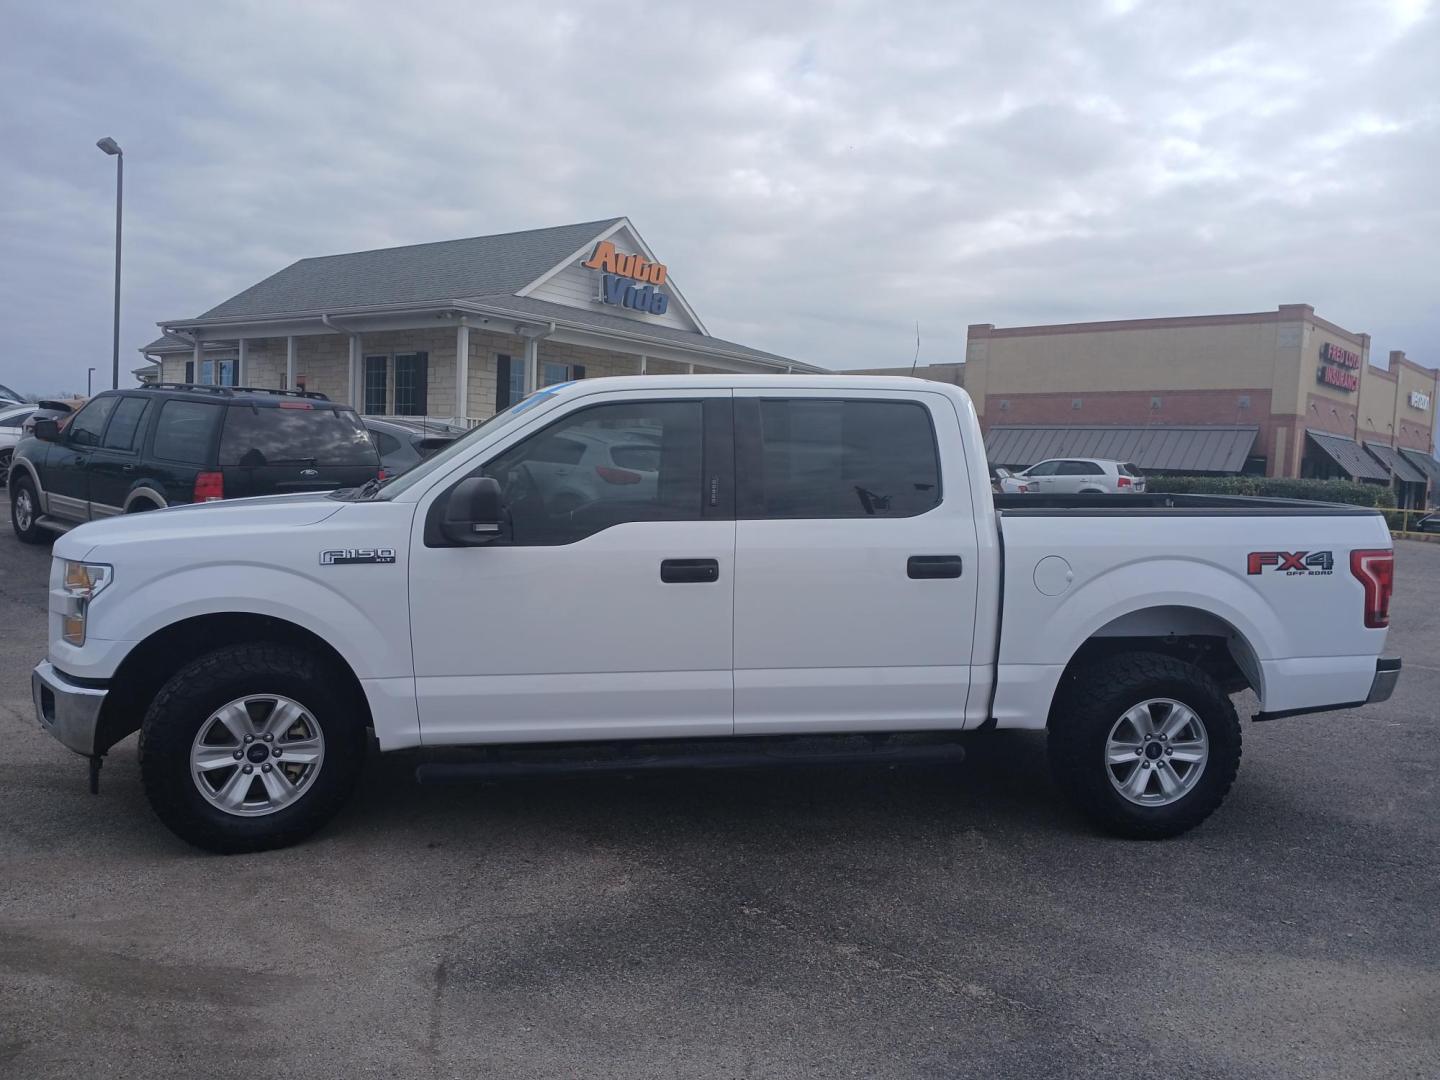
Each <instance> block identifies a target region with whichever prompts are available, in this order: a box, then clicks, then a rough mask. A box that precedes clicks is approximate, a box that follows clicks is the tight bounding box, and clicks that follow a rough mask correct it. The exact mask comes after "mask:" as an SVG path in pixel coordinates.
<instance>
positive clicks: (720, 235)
mask: <svg viewBox="0 0 1440 1080" xmlns="http://www.w3.org/2000/svg"><path fill="white" fill-rule="evenodd" d="M0 24H3V27H4V32H3V35H0V100H3V101H4V102H5V106H4V108H3V109H0V133H3V143H0V145H3V147H4V153H3V155H0V340H3V343H4V347H3V349H0V382H3V383H10V384H12V385H14V386H16V387H17V388H18V389H21V390H27V391H46V392H52V391H56V390H60V389H73V388H76V387H77V386H78V387H83V385H84V379H85V368H86V367H87V366H90V365H92V364H93V365H96V366H98V367H100V368H101V373H102V375H103V373H104V372H106V371H108V365H109V363H110V318H111V311H110V303H111V272H112V262H111V260H112V257H113V255H112V251H113V249H112V242H113V233H112V229H113V213H114V203H113V199H114V164H113V159H111V158H107V157H105V156H104V155H102V154H101V153H100V151H99V150H97V149H96V148H95V146H94V143H95V140H96V139H97V138H98V137H100V136H102V135H111V136H114V137H115V138H116V139H117V140H118V141H119V142H120V143H121V145H123V146H124V148H125V151H126V159H125V160H126V204H125V206H126V219H125V285H124V301H123V320H122V331H121V347H122V357H121V361H122V365H123V369H124V370H128V369H129V368H130V367H133V366H135V365H136V364H137V363H138V362H139V356H138V354H137V353H136V351H135V350H136V349H137V348H138V347H139V346H141V345H143V344H144V343H145V342H146V341H148V340H150V339H151V338H152V337H153V336H154V335H155V326H154V324H155V322H156V321H157V320H159V319H164V318H179V317H184V316H190V315H194V314H198V313H199V312H200V311H202V310H204V309H205V308H207V307H210V306H212V305H214V304H216V303H218V302H219V301H221V300H223V299H224V298H226V297H228V296H230V295H231V294H233V293H235V292H237V291H239V290H240V289H242V288H244V287H246V286H248V285H250V284H252V283H253V282H254V281H257V280H259V279H260V278H261V277H264V276H266V275H268V274H270V273H272V272H274V271H275V270H277V269H279V268H281V267H282V266H284V265H286V264H288V263H290V262H291V261H293V260H295V259H297V258H301V257H304V256H308V255H320V254H328V253H333V252H340V251H348V250H356V249H361V248H371V247H381V246H387V245H392V244H405V243H415V242H421V241H427V240H437V239H447V238H452V237H458V236H470V235H479V234H484V233H490V232H503V231H509V230H513V229H519V228H528V227H534V226H543V225H551V224H560V223H565V222H570V221H583V220H588V219H594V218H600V217H606V216H610V215H615V214H626V215H629V217H630V218H631V219H632V220H633V221H634V222H635V224H636V225H637V227H638V228H639V229H640V230H641V232H642V233H643V234H644V235H645V237H646V238H647V239H648V240H649V241H650V243H651V245H652V246H653V247H654V248H655V249H656V252H657V254H658V255H659V256H660V257H661V258H662V259H664V260H665V261H666V262H668V263H669V264H670V265H671V267H672V270H673V272H674V274H675V277H676V280H677V282H678V283H680V284H681V285H682V287H683V288H684V290H685V292H686V295H687V296H688V298H689V299H690V301H691V302H692V303H693V304H695V306H696V307H697V309H698V310H699V311H700V313H701V315H702V317H704V318H705V319H706V321H707V323H708V325H709V327H710V329H711V331H712V332H714V333H716V334H718V335H721V336H723V337H729V338H733V339H736V340H739V341H742V342H745V343H746V344H750V345H754V346H756V347H760V348H765V349H770V350H773V351H776V352H780V353H783V354H786V355H789V356H794V357H796V358H799V359H804V360H809V361H812V362H815V363H819V364H824V365H827V366H833V367H856V366H865V365H882V364H898V363H909V362H910V360H911V357H912V355H913V351H914V337H915V332H914V326H915V323H916V322H917V321H918V322H919V323H920V327H921V337H922V342H923V345H922V353H921V360H922V362H937V361H943V360H957V359H960V358H961V357H962V356H963V351H964V340H965V327H966V325H967V324H968V323H971V322H993V323H996V324H998V325H1014V324H1019V323H1027V322H1046V321H1066V320H1076V319H1090V318H1125V317H1142V316H1153V315H1178V314H1192V313H1194V314H1198V313H1209V312H1217V311H1250V310H1262V309H1267V308H1273V307H1275V306H1276V305H1277V304H1280V303H1289V302H1307V303H1311V304H1314V305H1315V307H1316V309H1317V310H1318V311H1319V313H1320V314H1322V315H1324V316H1325V317H1327V318H1329V319H1331V320H1332V321H1335V322H1338V323H1340V324H1341V325H1343V326H1346V327H1348V328H1350V329H1353V330H1357V331H1358V330H1364V331H1369V332H1370V333H1371V334H1372V335H1373V336H1374V345H1373V350H1374V355H1375V356H1377V357H1384V356H1385V355H1386V353H1387V352H1388V350H1389V349H1392V348H1400V349H1405V350H1406V351H1407V352H1408V354H1409V355H1410V356H1411V358H1412V359H1417V360H1419V361H1421V362H1423V363H1428V364H1437V363H1440V299H1437V296H1440V291H1437V288H1436V286H1437V279H1440V273H1437V270H1436V266H1437V263H1440V246H1437V245H1440V210H1437V207H1440V200H1437V198H1436V196H1435V194H1434V192H1435V189H1436V170H1437V168H1440V75H1437V71H1440V11H1437V7H1436V5H1432V4H1429V3H1427V2H1426V0H1375V2H1368V3H1342V2H1339V0H1302V2H1295V3H1285V2H1281V0H1266V2H1263V3H1255V2H1254V0H1245V2H1238V3H1230V2H1224V0H1205V2H1203V3H1198V2H1192V0H1185V2H1180V3H1158V2H1157V3H1147V2H1143V0H1108V2H1105V0H1094V2H1081V0H1074V2H1059V3H1040V2H1028V0H1017V2H1013V3H994V2H987V3H977V4H969V3H933V4H926V3H901V2H894V0H892V2H888V3H886V2H881V3H874V4H866V3H853V2H852V3H809V2H801V0H782V2H776V0H763V2H751V0H729V2H725V3H718V4H717V3H713V2H701V3H693V4H691V3H685V2H681V0H665V2H663V3H651V4H618V3H575V2H566V0H550V2H548V3H545V4H514V3H505V4H492V3H487V2H484V0H479V2H475V0H472V2H457V3H430V2H426V0H411V2H408V3H403V4H397V3H393V2H387V3H369V2H362V0H343V2H341V0H335V2H313V0H307V2H305V3H284V2H281V3H263V2H256V3H243V4H242V3H223V4H222V3H216V4H210V3H193V2H177V3H168V2H158V0H157V2H129V0H112V2H108V3H103V4H81V3H70V2H48V3H41V2H38V0H0Z"/></svg>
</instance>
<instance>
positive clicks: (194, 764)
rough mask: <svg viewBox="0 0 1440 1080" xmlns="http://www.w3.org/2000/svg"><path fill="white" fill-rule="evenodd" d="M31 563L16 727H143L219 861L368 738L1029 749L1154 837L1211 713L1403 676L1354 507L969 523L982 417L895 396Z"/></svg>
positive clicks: (1108, 502) (1382, 589)
mask: <svg viewBox="0 0 1440 1080" xmlns="http://www.w3.org/2000/svg"><path fill="white" fill-rule="evenodd" d="M597 446H599V447H603V448H605V449H606V451H607V452H606V453H605V454H604V460H603V461H602V462H601V463H600V464H594V460H598V459H597V457H596V454H597V452H596V451H595V450H594V447H597ZM612 446H622V447H624V453H622V454H615V453H613V452H612V451H611V450H610V448H611V447H612ZM577 471H578V472H583V473H584V475H579V474H578V472H577ZM54 555H55V558H54V565H53V570H52V575H51V589H50V612H51V614H50V644H49V654H48V657H47V659H46V660H45V661H44V662H42V663H41V664H40V665H39V666H38V667H37V668H36V670H35V673H34V678H33V686H34V697H35V705H36V709H37V712H38V714H39V718H40V722H41V724H42V725H44V727H45V728H47V729H48V730H49V731H50V732H52V733H53V734H54V735H55V736H56V737H57V738H58V739H59V740H60V741H61V742H63V743H64V744H65V745H66V746H69V747H70V748H71V749H73V750H76V751H78V752H79V753H81V754H83V755H86V756H87V757H89V758H91V761H92V768H96V767H98V763H99V760H100V757H101V756H102V755H103V754H105V752H106V751H107V750H108V749H109V748H110V747H111V746H113V745H114V744H115V743H116V742H117V741H119V740H120V739H122V738H124V737H125V736H127V735H129V734H130V733H132V732H134V731H136V730H137V729H139V730H140V733H141V767H142V775H143V780H144V784H145V788H146V791H147V794H148V796H149V798H150V801H151V804H152V805H153V806H154V808H155V810H156V811H157V813H158V814H159V816H160V817H161V819H162V820H163V821H164V822H165V823H166V824H167V825H168V826H170V828H172V829H173V830H174V831H175V832H176V833H178V834H179V835H180V836H182V837H184V838H185V839H187V840H189V841H191V842H193V843H195V844H197V845H200V846H202V847H205V848H209V849H211V850H216V851H227V852H228V851H246V850H257V849H262V848H269V847H276V846H280V845H283V844H287V843H292V842H294V841H296V840H298V839H300V838H302V837H304V836H305V835H307V834H309V833H310V832H312V831H313V830H315V829H316V828H318V827H319V826H320V825H321V824H323V823H324V822H325V821H326V820H327V819H328V818H330V817H331V816H332V815H333V814H334V813H335V811H336V810H337V809H338V808H339V807H340V805H341V804H342V802H343V801H344V800H345V799H346V797H347V796H348V795H349V794H350V793H351V791H352V789H353V788H354V787H355V784H356V781H357V777H358V776H359V773H360V769H361V764H362V760H363V757H364V754H365V750H366V747H367V745H368V741H369V735H368V732H369V731H373V733H374V739H375V741H377V742H378V744H379V747H380V749H381V750H382V751H390V750H398V749H402V748H409V747H420V746H424V747H441V746H488V747H497V746H507V747H516V746H520V745H525V744H530V745H533V744H552V745H553V744H571V745H570V747H567V748H565V749H566V750H572V749H573V750H574V753H575V754H576V755H577V757H576V760H577V762H584V763H588V764H590V765H595V764H604V763H606V762H608V763H609V764H610V765H613V766H615V767H617V768H624V769H630V768H636V767H641V766H642V765H646V764H652V763H654V762H655V761H657V760H658V761H662V762H665V761H667V760H669V761H682V762H694V763H701V764H703V763H705V761H706V760H707V757H706V755H712V758H711V759H710V760H715V761H720V762H723V763H736V764H745V763H748V762H750V761H752V760H759V759H760V758H762V757H763V756H765V755H766V754H769V755H771V757H772V760H773V757H774V755H776V753H777V748H778V752H779V754H780V756H781V757H783V748H784V747H785V746H787V745H793V741H794V740H795V739H796V738H797V737H804V738H805V740H806V745H810V744H813V743H815V742H816V741H817V739H816V738H815V737H817V736H850V737H851V738H848V739H845V738H842V739H839V740H836V742H837V744H838V745H841V746H846V747H848V746H851V745H853V744H855V743H857V742H858V743H864V744H866V745H867V746H870V745H872V744H874V745H878V746H879V749H878V750H876V751H875V752H876V753H877V754H880V755H883V754H885V753H887V752H893V753H897V754H901V755H910V754H913V755H918V756H921V757H924V756H925V755H926V754H931V753H934V752H936V751H937V748H943V747H944V746H945V745H947V743H953V736H955V735H956V734H957V733H961V732H976V731H988V730H991V729H994V728H1035V729H1046V728H1048V733H1049V735H1048V737H1049V746H1050V754H1051V761H1052V764H1053V768H1054V772H1055V775H1056V777H1057V779H1058V781H1059V783H1060V785H1061V787H1062V788H1063V789H1064V790H1065V792H1066V793H1067V794H1068V795H1069V796H1070V798H1071V799H1073V801H1074V802H1075V804H1076V805H1077V806H1078V807H1079V808H1080V809H1081V810H1082V811H1084V812H1085V813H1086V814H1088V815H1089V816H1090V817H1091V818H1092V819H1094V820H1095V821H1096V822H1098V823H1099V824H1100V825H1102V826H1103V827H1105V828H1108V829H1110V830H1112V831H1115V832H1117V833H1120V834H1123V835H1127V836H1134V837H1163V836H1171V835H1174V834H1177V833H1179V832H1182V831H1184V830H1186V829H1188V828H1190V827H1192V826H1194V825H1195V824H1197V823H1198V822H1200V821H1202V820H1203V819H1204V818H1205V817H1206V816H1208V815H1209V814H1210V813H1211V812H1212V811H1213V810H1214V809H1215V808H1216V807H1217V806H1218V805H1219V804H1220V802H1221V800H1222V799H1223V798H1224V796H1225V794H1226V792H1227V791H1228V790H1229V788H1230V785H1231V783H1232V781H1233V780H1234V777H1235V774H1236V770H1237V767H1238V765H1239V761H1240V724H1239V721H1238V719H1237V716H1236V713H1235V709H1234V707H1233V705H1232V703H1231V701H1230V699H1229V697H1228V696H1227V695H1228V694H1229V693H1232V692H1236V691H1238V690H1240V689H1242V688H1244V687H1249V688H1251V689H1253V690H1254V692H1255V694H1256V696H1257V697H1258V698H1259V701H1260V710H1261V711H1260V713H1259V714H1258V716H1257V719H1261V718H1263V719H1270V718H1276V717H1282V716H1288V715H1292V714H1297V713H1306V712H1316V711H1320V710H1325V709H1338V708H1345V707H1353V706H1356V705H1359V704H1362V703H1364V702H1366V701H1377V700H1383V699H1384V698H1385V697H1387V696H1388V695H1389V693H1390V690H1391V688H1392V687H1393V685H1394V682H1395V680H1396V678H1397V676H1398V672H1399V661H1398V660H1386V659H1382V652H1383V650H1384V645H1385V635H1386V625H1387V622H1388V607H1389V600H1390V592H1391V588H1392V575H1393V555H1392V551H1391V543H1390V536H1389V533H1388V531H1387V530H1386V527H1385V523H1384V521H1383V520H1382V519H1381V517H1380V515H1379V514H1378V513H1377V512H1373V511H1369V510H1364V509H1360V508H1356V507H1350V506H1332V505H1328V504H1316V503H1299V502H1286V501H1280V500H1262V499H1239V498H1207V497H1201V496H1178V495H1177V496H1168V495H1164V494H1157V493H1150V494H1146V495H1093V496H1088V495H1075V496H1056V497H1052V496H1047V495H1043V494H1042V495H1017V496H993V495H992V493H991V489H990V482H989V478H988V470H987V465H986V460H985V452H984V446H983V441H982V437H981V432H980V427H979V424H978V423H977V421H976V416H975V412H974V409H973V408H972V406H971V403H970V400H969V398H968V397H967V396H966V395H965V393H964V392H963V391H961V390H959V389H956V388H954V387H952V386H948V385H945V384H940V383H935V382H928V381H923V380H915V379H899V378H874V377H852V376H838V375H837V376H815V375H806V376H744V375H736V376H684V377H673V378H671V377H656V376H647V377H635V378H620V379H595V380H587V381H583V382H578V383H570V384H566V385H563V386H557V387H550V388H547V389H545V390H542V391H540V392H538V393H536V394H534V395H532V396H531V397H529V398H527V399H526V400H525V401H523V402H521V403H520V404H519V405H517V406H515V407H513V408H511V409H510V410H509V411H507V412H505V413H502V414H500V415H499V416H497V417H495V418H494V419H492V420H490V421H488V422H487V423H485V424H484V425H482V426H481V427H479V428H477V429H475V430H473V431H471V432H470V433H469V434H468V435H466V436H465V437H463V438H461V439H459V440H457V441H456V442H454V443H452V444H451V445H450V446H449V447H447V448H446V449H445V450H443V451H441V452H440V453H438V454H436V455H435V456H434V457H431V458H430V459H428V460H427V461H425V462H423V463H422V464H420V465H418V466H416V467H415V468H414V469H412V470H411V471H409V472H407V473H405V474H403V475H402V476H400V477H398V478H396V479H394V480H391V481H389V482H387V483H384V484H374V483H372V484H370V485H367V486H366V487H364V488H360V489H354V490H348V491H342V492H334V493H331V494H329V495H298V496H275V497H268V498H261V499H245V500H237V501H233V502H217V503H211V504H205V505H194V506H185V507H179V508H176V509H171V510H162V511H157V512H153V513H147V514H142V515H137V516H132V517H117V518H113V519H109V520H105V521H100V522H94V523H91V524H87V525H82V526H80V527H79V528H77V529H75V530H74V531H73V532H71V533H68V534H67V535H65V536H63V537H61V538H60V539H59V540H58V541H57V542H56V544H55V549H54ZM859 734H863V735H866V736H869V738H868V739H856V738H854V737H853V736H856V735H859ZM892 736H893V738H890V737H892ZM818 741H824V740H818ZM887 743H888V744H890V749H889V750H887V749H886V746H885V744H887ZM582 745H583V746H584V747H586V748H588V749H587V750H585V752H584V753H581V751H580V750H578V749H575V748H576V747H579V746H582ZM635 745H644V746H645V747H646V751H645V753H646V755H647V756H644V757H634V756H629V755H627V753H626V747H627V746H628V747H633V746H635ZM597 747H598V748H603V750H601V749H596V748H597ZM681 747H684V748H685V749H684V752H683V753H681V752H680V751H679V748H681ZM667 748H672V749H674V750H675V753H673V754H671V755H669V756H668V758H667ZM846 752H849V751H846ZM607 754H608V755H611V756H608V757H607V756H606V755H607ZM562 756H563V755H562ZM545 761H546V762H547V763H548V764H549V765H553V764H554V759H553V757H547V758H546V759H545ZM481 764H483V763H481ZM456 767H457V768H458V767H461V766H456ZM477 767H478V766H477Z"/></svg>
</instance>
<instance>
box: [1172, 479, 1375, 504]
mask: <svg viewBox="0 0 1440 1080" xmlns="http://www.w3.org/2000/svg"><path fill="white" fill-rule="evenodd" d="M1145 490H1146V491H1163V492H1168V493H1170V494H1173V495H1261V496H1265V497H1266V498H1271V499H1312V500H1314V501H1316V502H1338V503H1350V504H1352V505H1354V506H1373V507H1378V508H1380V509H1387V508H1389V507H1393V506H1394V505H1395V493H1394V492H1393V491H1391V490H1390V489H1389V488H1388V487H1381V486H1380V485H1379V484H1362V483H1360V482H1359V481H1356V480H1298V479H1291V478H1289V477H1284V476H1165V475H1163V474H1156V475H1154V476H1146V477H1145Z"/></svg>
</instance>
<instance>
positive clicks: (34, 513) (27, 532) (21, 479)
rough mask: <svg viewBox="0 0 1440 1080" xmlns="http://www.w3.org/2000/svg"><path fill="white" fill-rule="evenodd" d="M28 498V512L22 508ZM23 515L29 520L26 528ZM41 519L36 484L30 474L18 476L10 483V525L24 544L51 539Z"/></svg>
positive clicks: (38, 542)
mask: <svg viewBox="0 0 1440 1080" xmlns="http://www.w3.org/2000/svg"><path fill="white" fill-rule="evenodd" d="M26 500H28V505H29V507H30V509H29V512H28V514H27V513H26V512H25V511H24V510H23V509H22V507H23V506H24V505H25V501H26ZM22 517H23V518H26V519H27V521H28V524H27V525H26V526H25V527H24V528H22V527H21V525H20V519H21V518H22ZM39 521H40V499H39V497H38V496H37V495H36V494H35V485H34V484H33V483H31V481H30V478H29V477H28V476H24V475H20V476H17V477H16V478H15V482H14V483H13V484H11V485H10V527H11V528H12V529H14V530H15V535H16V536H17V537H19V538H20V542H21V543H22V544H44V543H46V542H47V541H49V540H50V532H49V530H48V529H46V528H45V527H44V526H42V525H40V524H39Z"/></svg>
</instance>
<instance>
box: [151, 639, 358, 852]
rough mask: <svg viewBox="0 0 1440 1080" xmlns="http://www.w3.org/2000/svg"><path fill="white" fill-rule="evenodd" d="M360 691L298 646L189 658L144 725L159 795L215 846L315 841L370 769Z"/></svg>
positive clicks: (185, 833) (183, 830) (181, 831)
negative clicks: (365, 767)
mask: <svg viewBox="0 0 1440 1080" xmlns="http://www.w3.org/2000/svg"><path fill="white" fill-rule="evenodd" d="M352 696H353V695H352V694H350V693H349V692H347V691H346V690H345V689H344V682H343V681H342V680H341V679H339V678H338V677H337V673H335V672H332V671H331V670H330V669H329V667H328V666H327V665H326V664H325V663H324V662H323V661H322V660H321V659H320V658H318V657H316V656H314V655H312V654H311V653H309V652H307V651H305V650H303V649H299V648H296V647H294V646H291V645H281V644H276V643H269V642H254V643H249V644H243V645H232V646H228V647H226V648H223V649H219V650H217V651H215V652H212V653H210V654H208V655H206V656H202V657H200V658H199V659H197V660H194V661H192V662H190V663H189V664H186V665H185V666H184V667H182V668H181V669H180V670H179V671H177V672H176V673H175V675H174V676H173V677H172V678H171V679H170V681H169V682H167V683H166V684H165V685H164V687H162V688H161V690H160V692H159V693H158V694H157V695H156V696H155V700H154V702H152V703H151V705H150V708H149V710H148V711H147V712H146V714H145V720H144V722H143V724H142V725H141V728H140V769H141V775H142V778H143V780H144V784H145V794H146V796H147V797H148V798H149V800H150V805H151V806H152V807H153V808H154V810H155V813H156V814H157V815H158V816H159V817H160V820H161V821H163V822H164V823H165V824H166V825H168V826H169V827H170V829H171V830H172V831H173V832H174V833H175V834H176V835H178V836H179V837H180V838H181V839H183V840H187V841H189V842H190V843H192V844H194V845H195V846H196V847H201V848H204V849H206V850H207V851H215V852H220V853H222V854H232V853H236V852H245V851H264V850H267V849H270V848H278V847H285V846H287V845H289V844H293V843H296V842H297V841H299V840H302V839H304V838H305V837H306V836H309V835H310V834H311V833H312V832H314V831H315V830H316V829H319V828H320V827H321V826H322V825H324V824H325V823H326V822H327V821H329V820H330V818H331V817H333V816H334V814H335V813H336V811H338V810H339V809H340V807H341V805H343V804H344V802H345V800H346V798H348V797H349V795H350V793H351V791H352V790H353V789H354V787H355V782H356V780H357V779H358V777H359V773H360V769H361V767H362V765H363V762H364V758H365V728H364V722H363V719H362V718H361V717H360V716H359V715H357V711H356V708H355V706H356V704H357V703H355V702H353V701H351V698H352Z"/></svg>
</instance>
